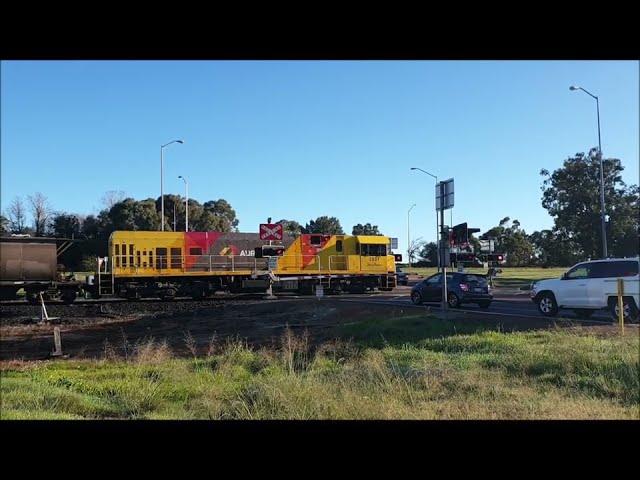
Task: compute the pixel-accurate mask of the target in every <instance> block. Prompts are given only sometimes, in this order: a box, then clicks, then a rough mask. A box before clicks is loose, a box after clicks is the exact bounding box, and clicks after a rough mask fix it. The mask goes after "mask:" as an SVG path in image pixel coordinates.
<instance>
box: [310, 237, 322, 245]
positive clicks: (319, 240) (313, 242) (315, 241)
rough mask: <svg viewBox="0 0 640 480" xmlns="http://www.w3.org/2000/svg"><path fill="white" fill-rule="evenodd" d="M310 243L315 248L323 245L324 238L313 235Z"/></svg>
mask: <svg viewBox="0 0 640 480" xmlns="http://www.w3.org/2000/svg"><path fill="white" fill-rule="evenodd" d="M309 243H311V245H314V246H320V245H322V236H321V235H311V239H310V240H309Z"/></svg>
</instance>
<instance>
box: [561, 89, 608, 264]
mask: <svg viewBox="0 0 640 480" xmlns="http://www.w3.org/2000/svg"><path fill="white" fill-rule="evenodd" d="M569 90H572V91H573V90H582V91H583V92H584V93H586V94H587V95H589V96H590V97H591V98H594V99H595V101H596V113H597V115H598V160H599V161H600V225H601V228H602V258H607V257H608V256H609V255H608V251H607V227H606V220H605V209H604V165H603V163H602V142H601V141H600V100H599V99H598V96H597V95H594V94H592V93H591V92H589V91H587V90H585V89H584V88H582V87H576V86H573V85H571V86H570V87H569Z"/></svg>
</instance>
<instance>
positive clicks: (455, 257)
mask: <svg viewBox="0 0 640 480" xmlns="http://www.w3.org/2000/svg"><path fill="white" fill-rule="evenodd" d="M479 231H480V229H479V228H469V226H468V224H467V222H465V223H460V224H458V225H454V226H453V227H452V228H451V230H450V234H449V243H450V245H451V246H452V247H454V248H456V249H457V250H458V251H457V252H454V253H451V262H452V263H455V264H461V265H462V266H464V264H465V263H470V264H474V263H476V261H477V260H476V254H475V253H474V252H473V251H471V252H461V251H459V250H460V249H463V248H464V249H468V248H469V239H470V236H471V235H472V234H474V233H476V232H479ZM472 250H473V249H472Z"/></svg>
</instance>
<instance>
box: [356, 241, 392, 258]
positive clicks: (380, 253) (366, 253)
mask: <svg viewBox="0 0 640 480" xmlns="http://www.w3.org/2000/svg"><path fill="white" fill-rule="evenodd" d="M360 251H361V253H360V255H362V256H363V257H384V256H385V255H386V254H387V246H386V245H368V244H364V245H362V246H361V248H360Z"/></svg>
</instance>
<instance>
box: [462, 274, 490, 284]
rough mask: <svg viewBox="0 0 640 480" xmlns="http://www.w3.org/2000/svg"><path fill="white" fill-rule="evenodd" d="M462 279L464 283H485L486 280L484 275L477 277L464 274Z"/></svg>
mask: <svg viewBox="0 0 640 480" xmlns="http://www.w3.org/2000/svg"><path fill="white" fill-rule="evenodd" d="M463 281H464V282H465V283H474V284H478V285H486V283H487V280H486V279H485V278H484V277H478V276H477V275H465V277H464V279H463Z"/></svg>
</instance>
